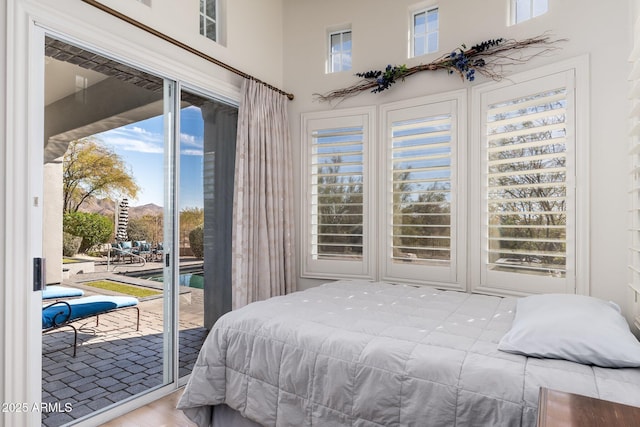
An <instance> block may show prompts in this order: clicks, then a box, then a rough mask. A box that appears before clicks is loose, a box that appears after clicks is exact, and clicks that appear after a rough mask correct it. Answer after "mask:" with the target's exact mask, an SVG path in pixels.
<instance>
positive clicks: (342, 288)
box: [178, 281, 640, 427]
mask: <svg viewBox="0 0 640 427" xmlns="http://www.w3.org/2000/svg"><path fill="white" fill-rule="evenodd" d="M515 305H516V299H515V298H500V297H495V296H487V295H478V294H470V293H464V292H457V291H443V290H438V289H435V288H431V287H425V286H420V287H414V286H405V285H393V284H388V283H379V282H378V283H372V282H367V281H339V282H333V283H328V284H325V285H322V286H319V287H316V288H312V289H309V290H305V291H302V292H296V293H292V294H290V295H287V296H282V297H276V298H271V299H269V300H267V301H262V302H257V303H253V304H250V305H248V306H246V307H244V308H242V309H239V310H236V311H233V312H230V313H227V314H226V315H224V316H222V317H221V318H220V319H219V320H218V322H216V324H215V325H214V327H213V329H212V330H211V332H210V334H209V336H208V337H207V339H206V341H205V343H204V345H203V347H202V350H201V352H200V355H199V357H198V359H197V361H196V364H195V367H194V369H193V372H192V374H191V377H190V379H189V382H188V384H187V386H186V388H185V391H184V394H183V396H182V398H181V399H180V402H179V404H178V408H179V409H182V410H183V411H184V413H185V414H186V415H187V416H188V417H189V418H190V419H191V420H193V421H194V422H196V424H198V425H199V426H207V425H210V423H211V420H212V408H213V406H215V405H219V404H226V405H228V406H229V408H231V409H233V410H236V411H238V412H239V413H240V414H241V415H242V416H244V417H245V418H247V419H249V420H253V421H255V422H257V423H259V424H261V425H264V426H317V425H321V426H326V425H335V426H372V427H373V426H412V425H414V426H452V425H456V426H533V425H535V423H536V415H537V406H538V392H539V388H540V387H541V386H542V387H548V388H552V389H556V390H561V391H566V392H572V393H578V394H583V395H587V396H591V397H596V398H601V399H606V400H612V401H616V402H620V403H625V404H629V405H635V406H640V369H638V368H626V369H612V368H600V367H597V366H589V365H582V364H578V363H574V362H569V361H565V360H555V359H536V358H531V357H526V356H521V355H517V354H511V353H506V352H502V351H499V350H498V349H497V344H498V342H499V340H500V338H501V337H502V336H503V335H504V334H505V333H506V332H507V331H508V330H509V328H510V326H511V323H512V320H513V316H514V309H515Z"/></svg>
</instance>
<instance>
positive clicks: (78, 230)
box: [42, 37, 175, 426]
mask: <svg viewBox="0 0 640 427" xmlns="http://www.w3.org/2000/svg"><path fill="white" fill-rule="evenodd" d="M45 44H46V45H45V55H46V56H45V124H44V128H45V131H44V135H45V141H44V143H45V149H44V153H45V154H44V156H45V158H44V171H45V182H44V189H45V190H44V194H45V200H44V216H45V218H44V230H45V231H44V233H43V234H44V235H43V241H44V254H45V258H46V260H47V262H46V268H47V271H46V278H47V282H48V283H47V285H48V288H49V291H54V292H49V293H50V294H52V299H48V300H43V306H46V305H49V304H51V303H53V302H54V301H57V300H59V301H62V302H58V303H57V305H54V306H53V307H54V308H56V309H57V310H62V312H64V311H65V310H67V312H68V311H69V310H68V308H69V307H70V308H71V310H70V311H71V313H72V315H73V316H75V315H76V314H77V315H78V316H79V317H80V318H79V319H76V320H73V319H67V318H66V317H65V316H66V315H65V314H62V315H58V316H57V317H54V319H53V320H52V323H50V324H48V325H43V327H45V329H46V330H47V332H46V333H44V334H43V336H42V340H43V345H42V348H43V355H42V378H43V384H42V389H43V393H42V400H43V403H44V404H45V406H43V408H45V409H46V410H43V411H42V423H43V425H45V426H59V425H62V424H66V423H73V422H74V421H76V420H79V419H82V418H85V417H87V416H91V415H93V414H95V413H96V412H99V411H101V410H104V409H106V408H109V407H113V406H115V405H117V404H119V403H122V402H123V401H125V400H130V399H132V398H134V397H135V396H138V395H140V394H141V393H145V392H147V391H149V390H151V389H154V388H157V387H160V386H162V385H165V384H168V383H170V382H172V381H174V376H173V372H175V371H174V368H173V364H174V362H173V358H172V357H171V355H172V354H173V350H172V349H173V348H175V345H174V343H173V342H172V337H173V332H172V325H173V323H174V321H173V320H172V319H174V316H173V313H172V311H173V310H172V309H171V307H172V306H173V305H172V304H171V302H170V300H171V298H172V295H174V293H173V292H171V290H172V287H173V285H172V280H170V278H171V271H170V270H169V269H167V268H166V267H165V262H164V261H165V254H166V253H167V249H166V248H171V247H172V246H173V245H172V241H171V240H172V237H171V236H172V233H171V230H166V227H165V226H164V224H165V223H167V221H166V218H165V217H166V216H167V212H169V215H171V212H172V210H171V207H170V206H167V202H166V200H169V201H170V200H172V199H171V197H167V196H166V194H169V192H168V190H166V187H167V182H169V183H170V182H172V180H175V178H174V177H172V176H171V174H172V171H173V167H172V166H171V162H172V161H173V160H172V158H171V156H169V154H168V148H167V147H171V146H172V144H173V145H175V142H173V140H172V138H170V137H169V136H170V135H167V131H166V129H167V127H168V126H174V127H175V124H173V125H168V124H167V120H170V117H171V116H170V114H168V112H167V111H166V110H167V106H166V105H167V102H166V101H165V100H166V99H167V91H166V89H165V87H166V86H167V82H166V81H165V80H164V79H162V78H160V77H157V76H154V75H152V74H150V73H148V72H145V71H143V70H140V69H137V68H134V67H131V66H129V65H126V64H123V63H121V62H119V61H115V60H113V59H110V58H107V57H105V56H102V55H100V54H96V53H94V52H91V51H89V50H86V49H84V48H82V47H79V46H74V45H72V44H69V43H67V42H65V41H62V40H57V39H54V38H51V37H46V40H45ZM171 84H173V85H174V86H175V84H174V83H171ZM167 159H169V160H167ZM168 223H169V224H171V222H168ZM167 236H169V237H167ZM165 278H167V280H165ZM54 285H58V286H62V287H60V288H55V287H53V286H54ZM70 289H74V290H77V291H79V292H80V293H83V297H81V299H78V297H76V296H74V295H69V294H67V292H70V291H69V290H70ZM55 291H57V292H59V293H56V292H55ZM43 295H44V296H47V292H45V293H44V294H43ZM87 297H91V298H92V300H93V303H94V304H90V305H87V306H85V309H87V310H89V311H88V312H87V313H85V314H80V313H81V311H80V305H78V304H79V301H81V302H86V301H87V300H86V299H84V298H87ZM114 297H115V299H114ZM92 300H88V301H92ZM114 302H115V303H117V304H122V303H133V304H135V305H134V306H132V307H128V308H116V309H114V305H113V304H114ZM67 304H69V305H67ZM60 307H62V309H60ZM93 314H100V315H99V317H96V316H95V315H93ZM43 322H44V317H43ZM60 326H64V327H60ZM76 339H77V342H76V343H75V345H74V340H76ZM74 352H75V356H74Z"/></svg>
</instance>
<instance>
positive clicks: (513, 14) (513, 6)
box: [509, 0, 549, 25]
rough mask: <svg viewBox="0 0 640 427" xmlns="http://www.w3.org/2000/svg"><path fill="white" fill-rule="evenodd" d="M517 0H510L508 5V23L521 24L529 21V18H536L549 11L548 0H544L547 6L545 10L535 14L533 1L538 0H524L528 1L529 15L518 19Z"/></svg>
mask: <svg viewBox="0 0 640 427" xmlns="http://www.w3.org/2000/svg"><path fill="white" fill-rule="evenodd" d="M518 1H520V0H511V1H510V7H509V11H510V19H509V23H510V25H517V24H521V23H523V22H527V21H530V20H531V19H534V18H537V17H539V16H542V15H544V14H545V13H548V12H549V0H544V1H545V2H546V6H547V7H546V10H545V11H544V12H542V13H539V14H537V15H534V6H535V2H536V1H538V0H526V1H527V2H528V9H529V12H530V15H529V17H528V18H526V19H518Z"/></svg>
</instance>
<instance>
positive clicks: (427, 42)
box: [411, 7, 439, 56]
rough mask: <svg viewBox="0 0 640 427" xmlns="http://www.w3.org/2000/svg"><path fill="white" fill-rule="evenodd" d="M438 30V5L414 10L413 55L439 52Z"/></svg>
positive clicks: (412, 23)
mask: <svg viewBox="0 0 640 427" xmlns="http://www.w3.org/2000/svg"><path fill="white" fill-rule="evenodd" d="M438 31H439V12H438V8H437V7H432V8H429V9H424V10H421V11H418V12H414V13H413V14H412V17H411V56H420V55H425V54H427V53H433V52H437V51H438Z"/></svg>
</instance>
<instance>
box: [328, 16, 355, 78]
mask: <svg viewBox="0 0 640 427" xmlns="http://www.w3.org/2000/svg"><path fill="white" fill-rule="evenodd" d="M346 33H349V35H350V37H351V49H350V50H348V51H344V50H340V51H338V52H336V53H334V52H333V42H332V39H333V36H335V35H340V41H341V42H340V45H341V46H342V44H343V43H344V42H343V40H342V38H343V36H344V34H346ZM346 52H348V54H349V58H350V60H351V61H352V63H351V65H349V68H345V67H344V62H343V61H340V69H339V70H334V69H333V66H334V58H335V57H336V56H338V55H344V54H345V53H346ZM351 69H353V31H352V30H351V27H341V28H339V29H332V30H330V31H327V69H326V72H327V74H333V73H340V72H343V71H349V70H351Z"/></svg>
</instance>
